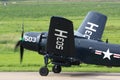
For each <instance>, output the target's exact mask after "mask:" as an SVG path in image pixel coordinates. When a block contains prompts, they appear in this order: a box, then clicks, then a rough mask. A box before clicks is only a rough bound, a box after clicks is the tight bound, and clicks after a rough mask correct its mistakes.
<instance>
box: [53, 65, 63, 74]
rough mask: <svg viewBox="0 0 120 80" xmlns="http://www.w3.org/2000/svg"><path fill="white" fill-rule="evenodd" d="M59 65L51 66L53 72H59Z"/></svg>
mask: <svg viewBox="0 0 120 80" xmlns="http://www.w3.org/2000/svg"><path fill="white" fill-rule="evenodd" d="M61 70H62V69H61V66H59V65H54V66H53V68H52V71H53V72H54V73H60V72H61Z"/></svg>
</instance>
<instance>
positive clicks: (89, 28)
mask: <svg viewBox="0 0 120 80" xmlns="http://www.w3.org/2000/svg"><path fill="white" fill-rule="evenodd" d="M87 24H88V25H89V26H85V29H86V30H85V34H84V37H87V38H88V39H90V36H91V35H92V33H93V32H96V29H95V28H94V27H97V28H98V27H99V25H97V24H94V23H91V22H87Z"/></svg>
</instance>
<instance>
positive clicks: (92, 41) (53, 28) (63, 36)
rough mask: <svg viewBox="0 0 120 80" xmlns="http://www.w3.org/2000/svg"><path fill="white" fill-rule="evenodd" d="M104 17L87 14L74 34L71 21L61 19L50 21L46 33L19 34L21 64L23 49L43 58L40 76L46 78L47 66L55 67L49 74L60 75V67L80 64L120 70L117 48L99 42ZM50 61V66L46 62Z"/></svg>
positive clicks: (119, 56)
mask: <svg viewBox="0 0 120 80" xmlns="http://www.w3.org/2000/svg"><path fill="white" fill-rule="evenodd" d="M106 21H107V17H106V16H105V15H103V14H101V13H98V12H89V13H88V14H87V16H86V18H85V19H84V21H83V23H82V24H81V26H80V27H79V28H78V30H77V31H76V32H74V31H73V24H72V21H70V20H68V19H65V18H62V17H56V16H53V17H51V20H50V26H49V31H48V32H26V33H24V29H23V31H22V35H21V40H19V41H18V43H17V44H16V46H15V49H16V48H17V47H18V46H20V61H21V62H22V59H23V53H24V48H25V49H28V50H32V51H36V52H38V53H39V54H40V55H43V56H44V63H45V65H44V67H42V68H40V70H39V73H40V75H41V76H47V75H48V73H49V70H48V68H47V65H48V64H49V63H52V64H54V66H53V68H52V71H53V72H54V73H60V72H61V70H62V68H61V67H62V66H66V67H70V66H71V65H80V64H81V63H82V62H83V63H87V64H96V65H104V66H116V67H117V66H120V45H117V44H110V43H108V40H106V42H103V41H102V40H101V37H102V34H103V31H104V28H105V24H106ZM49 61H50V62H49Z"/></svg>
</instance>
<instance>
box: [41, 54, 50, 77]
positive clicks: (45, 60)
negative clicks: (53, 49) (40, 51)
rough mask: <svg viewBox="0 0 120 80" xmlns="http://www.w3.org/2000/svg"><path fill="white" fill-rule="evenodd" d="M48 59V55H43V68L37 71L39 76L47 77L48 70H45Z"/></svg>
mask: <svg viewBox="0 0 120 80" xmlns="http://www.w3.org/2000/svg"><path fill="white" fill-rule="evenodd" d="M48 59H49V56H48V55H45V57H44V63H45V66H44V67H42V68H40V70H39V74H40V75H41V76H47V75H48V74H49V70H48V68H47V65H48Z"/></svg>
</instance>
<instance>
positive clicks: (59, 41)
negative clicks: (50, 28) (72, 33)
mask: <svg viewBox="0 0 120 80" xmlns="http://www.w3.org/2000/svg"><path fill="white" fill-rule="evenodd" d="M67 33H68V32H67V31H63V30H59V29H55V34H54V35H55V36H57V38H56V49H59V50H63V49H64V47H63V46H64V39H65V38H67V36H66V35H65V34H67Z"/></svg>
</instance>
